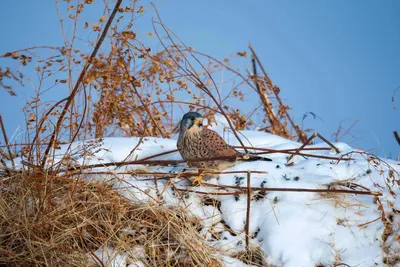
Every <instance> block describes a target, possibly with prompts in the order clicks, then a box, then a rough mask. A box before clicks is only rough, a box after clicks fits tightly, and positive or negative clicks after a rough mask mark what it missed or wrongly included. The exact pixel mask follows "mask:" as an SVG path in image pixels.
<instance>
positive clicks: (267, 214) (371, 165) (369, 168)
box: [54, 117, 400, 267]
mask: <svg viewBox="0 0 400 267" xmlns="http://www.w3.org/2000/svg"><path fill="white" fill-rule="evenodd" d="M210 128H211V129H214V130H216V131H217V132H219V133H220V134H221V135H222V136H223V137H224V138H225V140H227V142H229V143H230V144H231V145H238V144H239V143H238V141H237V140H236V139H235V137H234V136H233V135H232V133H230V132H227V131H225V130H224V129H226V122H225V121H224V119H223V118H221V117H218V118H217V122H216V123H214V124H213V125H211V126H210ZM240 136H241V137H243V136H245V138H241V139H242V140H243V141H244V143H245V145H246V146H253V147H259V148H270V149H289V148H290V149H293V148H298V147H300V146H301V144H300V143H297V142H294V141H290V140H286V139H284V138H282V137H279V136H275V135H272V134H268V133H263V132H258V131H241V132H240ZM139 141H140V142H141V144H140V145H139V146H138V147H137V149H136V150H135V152H134V153H133V155H132V157H131V160H136V159H143V158H146V157H149V156H151V155H155V154H157V153H162V152H166V151H170V150H173V149H176V140H169V139H160V138H153V137H148V138H144V139H140V138H137V137H132V138H104V139H102V140H97V141H94V140H89V141H85V142H77V143H74V144H73V145H72V150H73V151H82V148H85V154H82V153H81V154H78V155H76V156H74V157H71V160H73V162H75V164H77V165H81V164H85V165H87V164H99V163H100V164H105V163H108V162H114V161H123V160H124V159H125V158H126V157H127V156H128V155H129V153H130V151H131V150H132V149H133V148H134V147H136V146H137V144H138V142H139ZM334 145H335V146H336V147H338V148H339V149H340V151H341V153H340V154H336V153H335V152H334V151H332V150H319V151H307V153H309V154H315V155H325V156H331V157H338V156H341V155H345V154H346V153H349V154H348V155H347V156H350V157H351V158H352V159H353V160H350V161H345V160H343V161H339V162H338V161H334V160H327V159H321V158H313V157H308V158H304V157H302V156H295V157H294V158H293V162H294V164H293V165H292V166H286V162H287V154H284V153H273V154H268V155H267V156H268V157H269V158H271V159H273V161H271V162H264V161H262V162H261V161H259V162H242V163H238V164H236V165H235V166H233V167H231V168H230V169H227V170H226V171H247V170H251V171H263V172H268V173H252V174H251V181H250V184H251V186H252V187H271V188H308V189H327V185H328V184H330V183H333V182H338V181H346V182H352V183H355V184H358V185H362V186H364V187H367V188H369V189H370V190H372V191H379V192H381V193H382V196H381V197H380V201H381V202H382V204H383V208H384V210H385V212H386V214H388V213H390V212H393V211H395V210H400V201H399V199H398V198H396V197H395V196H394V195H392V194H390V192H389V186H390V188H392V190H393V192H394V193H395V194H398V193H399V185H398V184H396V183H395V182H394V181H393V179H392V178H390V176H389V174H391V173H392V172H393V174H394V175H395V178H396V179H399V177H398V172H400V165H399V162H396V161H392V160H389V159H382V161H383V162H381V163H376V162H377V160H375V162H374V160H373V159H372V158H371V156H370V155H368V154H367V153H365V152H363V151H361V150H356V149H352V148H351V147H350V146H348V145H347V144H344V143H335V144H334ZM307 147H329V146H328V145H327V144H325V143H318V144H315V145H310V146H307ZM66 149H67V146H63V147H62V148H61V150H59V151H57V156H56V157H55V159H54V162H57V161H59V160H60V159H61V158H62V157H63V155H64V154H65V153H66ZM154 159H163V160H179V159H181V157H180V155H179V153H177V152H175V153H171V154H167V155H164V156H160V157H157V158H154ZM154 159H152V160H154ZM375 159H376V158H375ZM185 167H186V166H185V164H179V165H174V166H172V165H171V166H145V165H128V166H123V167H120V168H118V169H117V168H116V167H115V166H112V167H101V168H97V169H96V170H107V171H116V170H130V171H133V170H147V171H160V172H167V173H168V172H171V173H179V172H182V171H184V168H185ZM110 177H114V178H110ZM115 177H117V179H116V180H115ZM148 178H149V177H148V176H146V175H140V174H137V175H128V174H123V175H122V174H115V175H114V176H110V175H88V177H87V178H86V179H87V181H88V182H90V181H91V180H92V179H95V180H101V181H109V182H110V179H114V180H113V183H112V184H113V187H114V188H115V189H118V190H119V192H120V193H121V194H122V195H124V196H126V197H127V198H129V199H130V200H131V201H132V202H135V203H140V202H146V201H153V200H160V199H162V201H163V203H164V205H166V206H177V205H181V206H182V207H183V206H185V207H189V208H188V212H191V213H192V214H193V215H194V216H196V217H197V218H199V219H200V221H201V224H202V226H203V229H202V230H201V234H203V236H204V237H205V240H207V241H208V242H210V244H211V245H212V246H214V247H215V248H217V249H218V251H219V252H220V255H221V259H222V260H223V262H224V263H225V265H226V266H248V265H246V264H245V263H244V262H242V261H240V260H238V259H235V258H234V256H235V254H237V253H239V252H243V251H245V249H246V247H245V224H246V211H247V196H246V195H245V194H243V195H236V196H232V195H230V196H213V198H214V199H216V200H218V201H220V203H221V205H220V208H219V209H218V208H217V207H214V206H207V205H204V203H203V200H202V198H203V196H202V195H198V194H196V193H188V194H187V195H186V196H187V198H186V199H185V204H183V203H182V201H181V199H180V198H179V196H178V195H177V194H176V193H175V192H174V191H173V190H172V188H171V186H168V185H167V184H166V181H165V180H158V181H157V182H155V181H152V180H149V179H148ZM150 178H152V177H150ZM170 182H174V183H175V187H176V188H192V185H191V184H190V182H187V181H185V180H182V179H178V178H176V179H171V180H170ZM207 182H210V183H216V184H219V185H229V186H244V187H246V186H247V176H246V174H221V175H219V178H218V179H212V180H210V181H207ZM337 188H340V189H349V188H343V187H337ZM192 189H193V188H192ZM195 189H196V190H198V191H204V192H206V191H207V190H208V191H215V190H216V189H211V188H209V187H204V186H200V187H196V188H195ZM355 189H356V190H362V189H361V188H355ZM250 206H251V210H250V218H249V223H250V225H249V235H250V237H251V238H250V243H251V245H255V246H260V247H261V248H262V250H263V251H264V253H265V255H266V256H267V262H268V263H270V264H274V265H282V266H285V267H298V266H315V265H318V264H323V265H326V266H333V265H334V264H338V263H345V264H348V265H350V266H383V265H384V263H383V255H385V253H388V255H389V254H391V255H396V254H399V253H400V243H399V240H398V239H397V240H396V237H395V235H396V231H397V234H398V233H399V232H398V230H399V227H400V219H399V217H400V215H399V214H397V215H396V214H395V215H394V217H393V220H394V221H393V223H392V225H393V230H394V233H393V234H391V235H389V237H388V239H387V240H386V241H384V240H382V233H383V230H384V225H383V223H382V221H381V219H380V217H381V212H380V211H379V210H378V204H377V203H376V201H375V200H374V197H373V196H370V195H354V194H334V195H329V196H327V195H323V194H321V193H314V192H268V193H266V194H264V195H263V194H260V193H259V192H258V194H257V192H253V198H252V201H251V203H250ZM377 218H378V219H377ZM376 219H377V220H376ZM374 220H376V221H374ZM225 225H227V226H228V227H229V228H230V231H233V232H235V235H232V234H231V233H230V231H228V230H227V229H226V226H225ZM211 232H214V233H221V238H220V239H219V240H217V239H215V238H214V237H213V236H212V235H211ZM383 245H389V246H390V251H389V252H388V251H386V252H385V253H384V252H383V250H382V246H383ZM139 251H140V249H139ZM96 254H97V255H98V256H99V258H103V259H104V262H105V263H106V264H107V266H127V264H128V260H127V258H126V255H124V254H118V253H116V252H115V251H113V249H112V248H110V247H108V248H105V249H103V250H99V251H98V252H96ZM142 256H143V255H142ZM142 265H143V263H142V262H140V261H139V262H133V263H130V265H129V266H142Z"/></svg>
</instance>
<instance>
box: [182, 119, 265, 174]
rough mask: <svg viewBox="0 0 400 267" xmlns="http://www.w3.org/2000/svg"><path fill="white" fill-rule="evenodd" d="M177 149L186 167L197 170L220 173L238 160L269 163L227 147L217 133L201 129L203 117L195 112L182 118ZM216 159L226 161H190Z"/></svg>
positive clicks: (261, 158)
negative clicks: (186, 162)
mask: <svg viewBox="0 0 400 267" xmlns="http://www.w3.org/2000/svg"><path fill="white" fill-rule="evenodd" d="M177 147H178V150H179V153H180V154H181V156H182V158H183V159H184V160H187V161H188V165H189V166H190V167H195V168H199V169H208V170H215V171H220V170H223V169H226V168H228V167H231V166H233V165H234V164H235V162H236V161H237V160H238V159H241V160H247V161H256V160H264V161H271V159H269V158H263V157H259V156H255V155H244V154H242V153H240V152H239V151H237V150H236V149H234V148H233V147H231V146H230V145H228V144H227V143H226V142H225V140H224V139H223V138H222V137H221V136H220V135H219V134H218V133H216V132H214V131H213V130H210V129H207V128H205V127H203V116H201V115H200V114H199V113H197V112H188V113H186V114H185V115H184V116H183V118H182V121H181V124H180V132H179V138H178V142H177ZM218 157H219V158H221V157H227V158H228V159H224V160H209V161H191V160H201V159H207V158H218Z"/></svg>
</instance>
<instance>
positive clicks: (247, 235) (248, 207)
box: [246, 171, 251, 252]
mask: <svg viewBox="0 0 400 267" xmlns="http://www.w3.org/2000/svg"><path fill="white" fill-rule="evenodd" d="M250 177H251V171H247V209H246V251H247V252H249V235H250V233H249V229H250V204H251V187H250Z"/></svg>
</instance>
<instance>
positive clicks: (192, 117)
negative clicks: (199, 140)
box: [180, 112, 204, 133]
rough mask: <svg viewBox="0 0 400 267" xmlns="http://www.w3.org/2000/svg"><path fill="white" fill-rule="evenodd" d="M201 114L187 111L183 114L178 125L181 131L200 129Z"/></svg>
mask: <svg viewBox="0 0 400 267" xmlns="http://www.w3.org/2000/svg"><path fill="white" fill-rule="evenodd" d="M203 119H204V118H203V116H201V114H200V113H197V112H188V113H186V114H185V115H183V117H182V120H181V125H180V130H181V133H182V132H184V131H187V130H191V131H194V132H197V131H201V130H202V127H203Z"/></svg>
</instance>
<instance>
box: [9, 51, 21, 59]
mask: <svg viewBox="0 0 400 267" xmlns="http://www.w3.org/2000/svg"><path fill="white" fill-rule="evenodd" d="M11 56H12V58H13V59H17V58H18V56H19V55H18V54H17V53H15V52H14V53H12V55H11Z"/></svg>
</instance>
